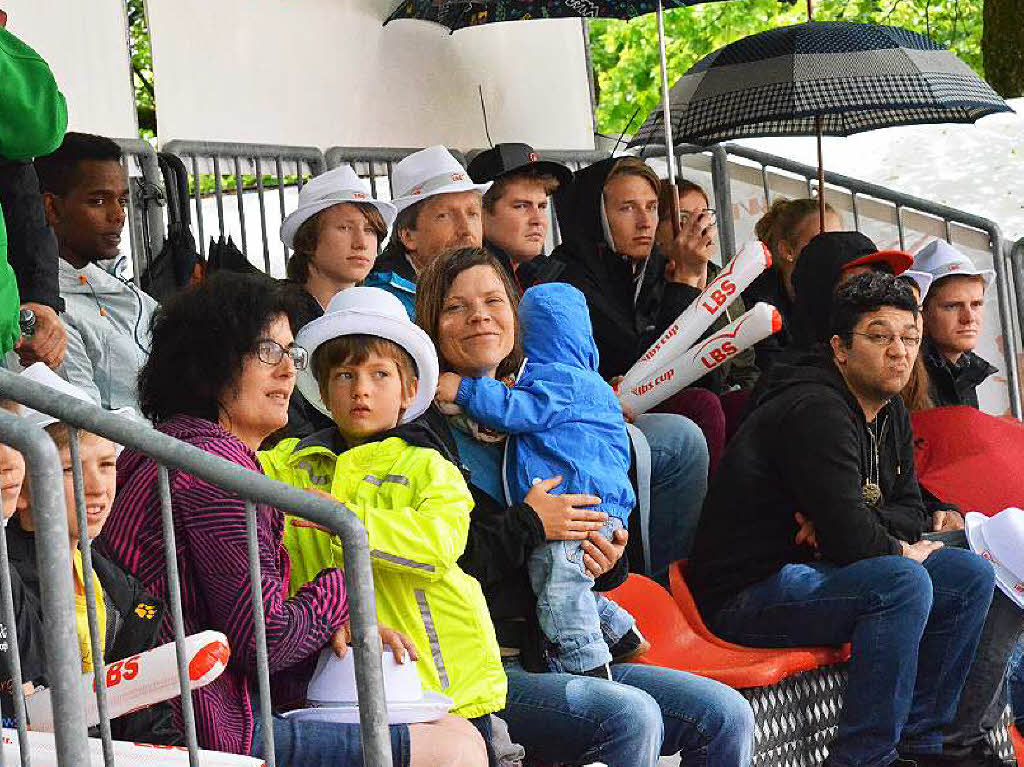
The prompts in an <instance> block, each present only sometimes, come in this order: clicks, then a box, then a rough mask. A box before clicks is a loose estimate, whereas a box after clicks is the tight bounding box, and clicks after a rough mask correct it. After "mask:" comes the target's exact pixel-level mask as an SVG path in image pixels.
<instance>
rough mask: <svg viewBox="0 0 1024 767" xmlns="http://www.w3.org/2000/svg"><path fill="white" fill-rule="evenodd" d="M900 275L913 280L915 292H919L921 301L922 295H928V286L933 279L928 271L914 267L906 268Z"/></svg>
mask: <svg viewBox="0 0 1024 767" xmlns="http://www.w3.org/2000/svg"><path fill="white" fill-rule="evenodd" d="M900 277H906V278H907V279H910V280H913V281H914V284H916V285H917V292H918V293H920V294H921V299H920V300H921V301H924V297H925V296H927V295H928V288H930V287H931V286H932V280H934V279H935V278H934V277H932V276H931V275H930V274H928V272H919V271H917V270H916V269H907V270H906V271H904V272H903V273H902V274H901V275H900Z"/></svg>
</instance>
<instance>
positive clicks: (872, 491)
mask: <svg viewBox="0 0 1024 767" xmlns="http://www.w3.org/2000/svg"><path fill="white" fill-rule="evenodd" d="M861 495H863V497H864V502H865V503H866V504H867V505H868V506H872V507H874V506H877V505H878V504H879V502H880V501H881V500H882V488H880V487H879V486H878V485H877V484H876V483H874V482H865V483H864V487H863V488H862V489H861Z"/></svg>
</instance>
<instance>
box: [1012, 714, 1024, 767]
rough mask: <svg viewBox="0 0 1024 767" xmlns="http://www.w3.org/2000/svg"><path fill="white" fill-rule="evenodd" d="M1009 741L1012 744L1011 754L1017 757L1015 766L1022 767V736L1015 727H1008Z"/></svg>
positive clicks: (1023, 766)
mask: <svg viewBox="0 0 1024 767" xmlns="http://www.w3.org/2000/svg"><path fill="white" fill-rule="evenodd" d="M1010 741H1011V742H1012V743H1013V752H1014V753H1015V754H1016V755H1017V764H1018V765H1021V767H1024V736H1022V735H1021V734H1020V730H1018V729H1017V725H1015V724H1012V725H1010Z"/></svg>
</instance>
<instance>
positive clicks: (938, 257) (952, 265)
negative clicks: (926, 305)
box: [913, 240, 996, 298]
mask: <svg viewBox="0 0 1024 767" xmlns="http://www.w3.org/2000/svg"><path fill="white" fill-rule="evenodd" d="M913 268H914V269H916V270H918V271H921V272H928V274H930V275H931V276H932V279H933V280H935V281H938V280H941V279H942V278H943V277H952V276H954V275H964V276H966V277H984V278H985V287H986V288H989V287H991V286H992V283H993V281H995V278H996V273H995V272H994V271H992V270H991V269H978V268H977V267H975V266H974V263H973V262H972V261H971V259H970V258H968V257H967V256H965V255H964V254H963V253H961V252H960V251H959V250H957V249H956V248H954V247H953V246H952V245H950V244H949V243H948V242H946V241H945V240H933V241H932V242H929V243H928V244H927V245H925V246H924V247H923V248H921V250H919V251H917V255H915V256H914V267H913ZM922 298H923V296H922Z"/></svg>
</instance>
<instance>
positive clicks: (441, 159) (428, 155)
mask: <svg viewBox="0 0 1024 767" xmlns="http://www.w3.org/2000/svg"><path fill="white" fill-rule="evenodd" d="M492 183H493V182H491V181H488V182H487V183H486V184H474V183H473V179H471V178H470V176H469V171H467V170H466V169H465V168H463V167H462V165H460V164H459V161H458V160H456V159H455V158H454V157H453V156H452V153H451V152H449V151H448V150H447V149H445V148H444V147H443V146H440V145H439V146H430V147H427V148H426V149H421V150H420V151H418V152H414V153H413V154H411V155H409V156H408V157H406V158H404V159H402V160H400V161H399V162H398V163H396V164H395V167H394V170H393V171H392V173H391V194H392V201H393V202H394V204H395V207H396V208H397V209H398V212H399V213H401V212H402V211H403V210H405V209H406V208H408V207H409V206H410V205H415V204H416V203H417V202H420V201H421V200H426V199H427V198H428V197H433V196H434V195H438V194H451V193H453V192H480V194H483V193H484V192H486V191H487V190H488V189H490V188H491V184H492Z"/></svg>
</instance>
